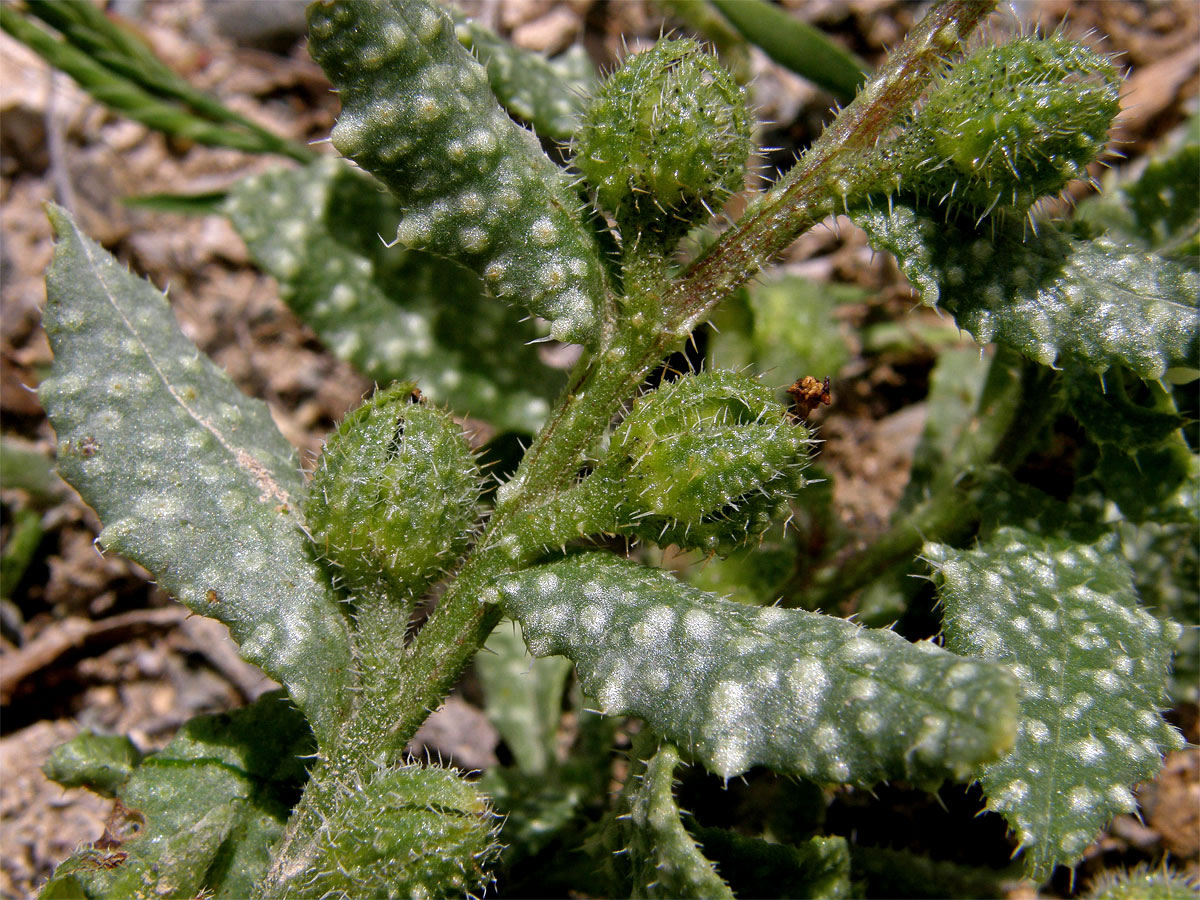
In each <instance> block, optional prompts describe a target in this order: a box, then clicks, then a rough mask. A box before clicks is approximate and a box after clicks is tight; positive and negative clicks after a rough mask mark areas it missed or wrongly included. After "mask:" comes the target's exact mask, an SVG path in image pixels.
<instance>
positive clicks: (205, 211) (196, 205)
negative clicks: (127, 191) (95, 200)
mask: <svg viewBox="0 0 1200 900" xmlns="http://www.w3.org/2000/svg"><path fill="white" fill-rule="evenodd" d="M228 199H229V192H228V191H206V192H203V193H199V194H135V195H133V196H130V197H125V198H123V199H122V201H121V202H123V203H124V204H125V205H126V206H130V207H133V208H134V209H149V210H153V211H154V212H171V213H183V214H184V215H189V216H217V215H220V214H221V212H222V211H223V210H222V207H223V206H224V205H225V203H226V202H227V201H228Z"/></svg>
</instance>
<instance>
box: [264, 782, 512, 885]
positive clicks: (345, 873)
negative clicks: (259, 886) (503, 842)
mask: <svg viewBox="0 0 1200 900" xmlns="http://www.w3.org/2000/svg"><path fill="white" fill-rule="evenodd" d="M496 822H497V816H496V815H495V813H494V812H493V811H492V807H491V804H490V803H489V802H488V798H487V796H486V795H485V794H483V792H482V791H480V790H479V788H477V787H476V786H475V784H474V783H472V782H470V781H468V780H467V779H465V778H463V777H462V776H461V775H459V774H458V773H457V772H455V771H454V770H453V769H443V768H440V767H436V766H419V765H407V766H399V767H397V768H394V769H383V770H381V771H380V772H378V773H376V774H375V775H374V776H373V777H372V778H371V780H370V781H369V782H367V784H365V785H355V786H346V787H345V788H344V789H343V791H342V793H341V795H340V796H339V797H338V799H337V803H336V805H335V806H334V809H333V812H332V813H331V814H330V816H329V818H328V819H327V821H326V822H325V824H324V825H323V826H322V828H321V829H320V830H319V831H318V833H317V836H316V839H315V840H314V841H313V844H314V851H315V852H314V853H313V856H312V858H311V860H310V864H309V867H308V869H306V870H305V871H303V872H301V873H299V874H298V876H297V877H296V878H295V879H294V881H293V883H292V884H291V885H289V893H288V896H291V897H307V898H316V897H448V896H458V897H461V896H464V895H465V896H483V894H484V890H483V889H484V888H486V887H487V886H488V885H489V884H490V883H491V881H492V877H491V875H490V873H489V871H488V869H489V867H490V865H491V864H492V863H493V862H494V861H495V859H496V857H497V856H498V855H499V852H500V845H499V844H497V843H496V841H495V836H496V831H497V828H496Z"/></svg>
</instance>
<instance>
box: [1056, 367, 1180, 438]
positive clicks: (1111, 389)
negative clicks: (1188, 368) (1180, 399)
mask: <svg viewBox="0 0 1200 900" xmlns="http://www.w3.org/2000/svg"><path fill="white" fill-rule="evenodd" d="M1063 382H1064V385H1065V388H1066V399H1067V409H1068V410H1069V411H1070V413H1071V415H1073V416H1074V417H1075V419H1076V420H1077V421H1078V422H1079V424H1080V425H1082V426H1083V428H1084V430H1085V431H1087V433H1088V437H1090V438H1091V439H1092V440H1094V441H1096V442H1097V443H1102V444H1113V445H1115V446H1117V447H1120V448H1122V449H1124V450H1132V449H1136V448H1142V447H1158V446H1161V445H1162V444H1164V443H1167V442H1169V441H1171V439H1172V438H1175V437H1177V435H1178V432H1179V430H1180V429H1181V428H1183V426H1184V425H1185V424H1186V423H1187V420H1186V419H1185V418H1184V417H1183V416H1181V415H1179V411H1178V410H1177V409H1176V408H1175V400H1174V398H1173V397H1172V396H1171V394H1170V392H1169V391H1167V390H1166V388H1164V387H1163V386H1162V385H1161V384H1157V383H1153V382H1143V381H1141V380H1140V379H1137V378H1135V377H1134V376H1133V375H1132V374H1130V373H1129V372H1128V371H1127V370H1126V369H1125V368H1124V367H1119V368H1113V369H1110V370H1109V371H1107V372H1105V373H1104V374H1103V375H1101V376H1099V377H1097V376H1096V374H1095V373H1094V372H1087V371H1081V370H1079V369H1077V368H1075V367H1070V368H1068V369H1067V370H1066V372H1065V374H1064V378H1063Z"/></svg>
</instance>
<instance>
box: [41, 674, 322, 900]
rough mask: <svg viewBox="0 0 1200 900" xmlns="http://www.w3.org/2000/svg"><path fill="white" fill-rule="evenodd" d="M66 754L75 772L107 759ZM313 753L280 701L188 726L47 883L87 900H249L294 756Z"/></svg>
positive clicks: (286, 799) (282, 808)
mask: <svg viewBox="0 0 1200 900" xmlns="http://www.w3.org/2000/svg"><path fill="white" fill-rule="evenodd" d="M65 746H66V747H67V748H70V750H69V752H70V754H71V755H72V757H74V759H75V763H74V765H75V767H76V771H91V772H94V771H96V770H97V768H98V767H101V766H104V765H106V764H107V761H108V760H109V759H110V758H111V756H112V753H111V748H110V747H104V746H97V745H96V743H95V741H94V740H92V741H81V740H80V739H78V738H77V739H76V740H75V741H72V742H71V743H70V744H68V745H65ZM312 750H313V743H312V734H311V733H310V732H309V730H308V725H307V724H306V723H305V721H304V719H303V717H302V716H300V714H299V713H298V712H297V711H296V709H295V707H293V706H291V705H290V704H289V703H288V702H287V701H286V698H285V697H284V695H283V694H282V693H281V692H275V693H271V694H267V695H265V696H264V697H262V698H260V699H259V700H258V701H257V702H256V703H254V704H252V705H251V706H248V707H246V708H245V709H240V710H237V711H235V712H233V713H229V714H223V715H218V716H198V717H197V718H195V719H192V720H191V721H190V722H188V723H187V724H186V725H185V726H184V727H183V728H182V729H181V730H180V732H179V734H177V735H176V736H175V738H174V740H172V741H171V743H170V744H168V745H167V746H166V747H165V748H164V749H163V750H161V751H159V752H158V753H155V754H152V755H150V756H148V757H146V758H145V759H144V760H142V761H141V764H140V765H138V766H137V767H136V768H134V769H133V770H132V773H131V774H130V775H129V776H128V780H127V781H125V783H124V784H123V786H121V787H120V789H119V792H118V795H119V796H118V802H117V803H116V805H115V806H114V808H113V814H112V816H111V817H110V818H109V823H108V826H107V828H106V832H105V838H104V840H102V841H98V842H97V843H96V845H95V846H87V847H84V848H81V849H80V850H79V851H77V852H76V853H75V855H74V856H72V857H71V858H70V859H68V860H67V861H66V862H64V863H63V864H62V865H61V866H60V867H59V869H58V870H57V871H56V872H55V874H54V878H53V879H52V881H51V884H52V885H53V884H61V885H64V887H63V888H61V889H63V890H65V885H69V884H70V882H71V881H74V882H75V883H77V884H79V885H80V886H81V887H82V889H83V891H84V895H85V896H86V897H88V898H101V897H105V898H114V900H116V898H124V897H145V898H153V897H163V896H170V897H194V896H197V895H199V894H201V893H202V892H205V893H206V895H208V896H213V897H217V898H231V900H233V898H239V897H248V896H250V894H251V892H252V891H253V888H254V885H255V883H256V882H257V881H258V880H259V879H260V878H261V877H262V876H263V875H264V874H265V873H266V870H267V866H268V864H269V862H270V850H271V847H272V845H273V844H274V843H275V842H276V841H277V840H278V839H279V838H280V837H281V836H282V834H283V828H284V825H285V824H286V822H287V819H288V814H289V811H290V809H291V806H292V804H293V803H294V802H295V800H296V799H297V798H298V796H299V790H300V787H301V785H302V784H303V782H304V780H305V778H306V777H307V775H306V772H305V768H304V765H303V761H302V757H304V756H307V755H308V754H311V752H312ZM66 752H68V751H67V750H64V748H60V749H59V751H57V752H56V756H61V755H63V754H64V753H66ZM88 754H91V758H90V759H88ZM64 896H66V895H64Z"/></svg>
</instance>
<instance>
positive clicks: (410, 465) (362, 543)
mask: <svg viewBox="0 0 1200 900" xmlns="http://www.w3.org/2000/svg"><path fill="white" fill-rule="evenodd" d="M479 487H480V478H479V469H478V467H477V466H476V464H475V459H474V457H473V456H472V455H471V448H470V447H469V446H468V444H467V441H466V438H465V437H464V436H463V433H462V429H461V428H460V427H459V426H458V425H456V424H455V423H454V421H453V420H452V419H451V418H450V416H448V415H447V414H446V413H445V412H443V411H442V410H439V409H434V408H432V407H429V406H426V405H424V404H423V403H422V402H421V400H420V394H419V393H418V392H417V391H415V390H414V386H413V384H412V383H404V384H395V385H393V386H392V387H390V388H387V389H386V390H381V391H377V392H376V393H375V395H374V396H373V397H371V399H370V400H368V401H367V402H366V403H364V404H363V405H362V406H360V407H359V408H358V409H356V410H354V411H353V412H352V413H350V414H349V415H348V416H346V418H345V419H344V420H343V421H342V424H341V425H339V426H338V428H337V430H336V431H335V432H334V433H333V434H332V435H331V436H330V437H329V440H328V441H327V442H326V444H325V450H324V452H323V453H322V454H321V460H320V464H319V466H318V468H317V471H316V473H315V475H314V476H313V481H312V486H311V489H310V491H309V497H308V502H307V504H306V507H305V516H306V518H307V521H308V527H309V529H310V531H311V533H312V538H313V542H314V543H315V544H316V546H317V549H318V552H320V553H321V555H322V556H323V557H325V558H326V559H327V560H329V561H330V562H331V563H333V564H334V565H335V566H337V567H338V568H339V569H340V574H341V576H342V578H343V579H344V581H345V583H346V585H347V586H348V587H349V588H350V589H351V590H352V591H372V590H376V589H378V588H382V589H384V590H387V591H389V592H399V593H400V594H401V595H402V596H403V595H412V594H415V593H418V592H419V591H421V590H422V589H423V588H424V587H425V586H426V585H427V584H428V583H429V582H430V581H431V580H432V579H433V578H434V577H435V576H436V575H437V574H439V573H440V572H442V571H443V570H444V569H445V567H446V566H447V565H448V564H450V563H452V562H453V561H454V559H455V558H456V557H457V556H458V555H459V554H460V553H461V552H462V551H463V549H464V548H465V545H466V541H467V538H468V536H469V534H470V529H471V525H472V524H473V522H474V519H475V503H476V500H477V499H478V497H479Z"/></svg>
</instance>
